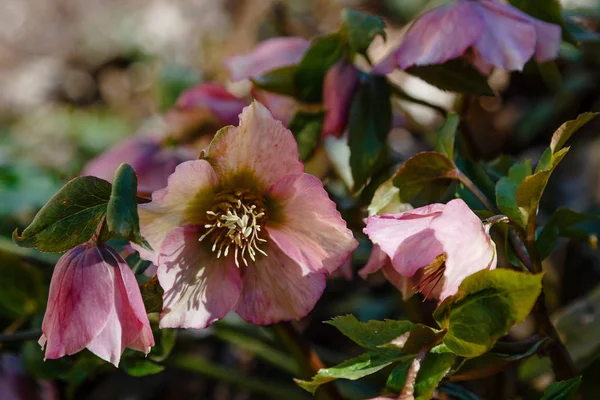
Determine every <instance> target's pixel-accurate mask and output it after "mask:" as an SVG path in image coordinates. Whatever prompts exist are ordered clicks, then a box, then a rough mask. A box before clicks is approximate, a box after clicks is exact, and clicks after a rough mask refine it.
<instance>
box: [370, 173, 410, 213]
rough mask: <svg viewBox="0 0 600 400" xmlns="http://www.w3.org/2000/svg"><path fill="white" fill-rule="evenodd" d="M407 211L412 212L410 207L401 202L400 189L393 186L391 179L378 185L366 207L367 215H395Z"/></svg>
mask: <svg viewBox="0 0 600 400" xmlns="http://www.w3.org/2000/svg"><path fill="white" fill-rule="evenodd" d="M408 210H412V206H411V205H410V204H408V203H404V202H402V199H400V189H398V188H397V187H396V186H394V182H393V180H392V179H388V180H387V181H385V182H383V183H382V184H381V185H379V187H378V188H377V190H375V194H374V195H373V199H371V203H370V204H369V207H368V211H369V215H379V214H397V213H401V212H404V211H408Z"/></svg>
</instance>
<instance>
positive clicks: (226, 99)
mask: <svg viewBox="0 0 600 400" xmlns="http://www.w3.org/2000/svg"><path fill="white" fill-rule="evenodd" d="M247 105H248V102H247V101H246V100H244V99H239V98H237V97H235V96H234V95H233V94H231V93H229V92H228V91H227V89H225V87H223V86H222V85H219V84H216V83H203V84H201V85H198V86H194V87H192V88H190V89H187V90H186V91H184V92H183V93H182V94H181V95H180V96H179V98H178V99H177V104H176V106H177V107H179V108H183V109H195V108H206V109H208V110H210V111H211V112H212V113H213V114H214V115H215V116H216V117H217V118H219V120H220V122H221V123H222V124H223V125H236V124H237V123H238V115H239V114H240V113H241V112H242V109H243V108H244V107H246V106H247Z"/></svg>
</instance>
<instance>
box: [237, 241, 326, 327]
mask: <svg viewBox="0 0 600 400" xmlns="http://www.w3.org/2000/svg"><path fill="white" fill-rule="evenodd" d="M266 253H267V254H268V256H263V255H261V254H259V255H258V258H257V260H256V262H254V263H252V264H251V265H250V266H249V267H248V268H247V269H246V271H245V275H244V286H243V289H242V293H241V294H240V299H239V301H238V304H237V306H236V310H235V311H236V312H237V313H238V314H239V315H240V316H241V317H242V318H243V319H244V320H246V321H247V322H250V323H252V324H256V325H267V324H272V323H275V322H280V321H288V320H292V319H300V318H302V317H304V316H305V315H306V314H308V313H309V312H310V311H311V310H312V309H313V307H314V306H315V304H316V302H317V300H319V298H320V297H321V294H322V293H323V290H324V289H325V274H323V273H311V274H308V275H305V274H304V272H303V270H302V267H301V266H300V265H298V264H297V263H296V262H295V261H294V260H292V259H291V258H289V257H288V256H286V255H285V253H283V252H282V251H281V250H280V249H279V248H278V247H277V246H275V245H273V244H270V245H269V246H268V247H267V249H266Z"/></svg>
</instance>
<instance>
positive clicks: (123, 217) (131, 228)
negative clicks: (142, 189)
mask: <svg viewBox="0 0 600 400" xmlns="http://www.w3.org/2000/svg"><path fill="white" fill-rule="evenodd" d="M136 193H137V177H136V175H135V171H134V170H133V168H132V167H131V166H130V165H128V164H121V165H120V166H119V168H117V170H116V171H115V176H114V178H113V185H112V191H111V194H110V200H109V202H108V207H107V209H106V223H107V224H108V229H109V230H110V231H111V232H114V233H118V234H119V235H121V236H123V237H124V238H125V239H127V240H129V241H130V242H133V243H136V244H139V245H140V246H142V247H144V248H146V249H148V250H152V247H150V244H149V243H148V242H147V241H146V240H145V239H144V238H143V237H142V235H141V234H140V220H139V217H138V213H137V196H136Z"/></svg>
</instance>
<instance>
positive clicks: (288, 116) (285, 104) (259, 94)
mask: <svg viewBox="0 0 600 400" xmlns="http://www.w3.org/2000/svg"><path fill="white" fill-rule="evenodd" d="M252 95H253V96H254V98H255V99H256V100H257V101H258V102H259V103H262V104H263V105H264V106H265V107H267V109H268V110H269V112H270V113H271V115H272V116H273V118H275V119H276V120H278V121H281V123H282V124H283V125H285V126H288V125H289V124H290V121H291V120H292V118H294V115H296V112H297V111H298V110H299V109H300V105H299V103H298V102H297V101H296V100H295V99H294V98H293V97H288V96H284V95H281V94H276V93H271V92H267V91H266V90H256V89H252Z"/></svg>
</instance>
